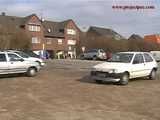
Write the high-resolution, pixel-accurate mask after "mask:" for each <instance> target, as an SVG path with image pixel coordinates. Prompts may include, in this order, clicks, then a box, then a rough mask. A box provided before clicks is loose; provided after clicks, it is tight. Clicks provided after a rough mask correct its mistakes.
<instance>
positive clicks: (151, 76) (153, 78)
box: [149, 69, 157, 80]
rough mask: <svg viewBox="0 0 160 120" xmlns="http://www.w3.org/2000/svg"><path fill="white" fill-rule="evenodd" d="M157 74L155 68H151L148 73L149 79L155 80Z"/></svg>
mask: <svg viewBox="0 0 160 120" xmlns="http://www.w3.org/2000/svg"><path fill="white" fill-rule="evenodd" d="M156 76H157V71H156V70H155V69H153V70H152V71H151V73H150V75H149V79H150V80H155V79H156Z"/></svg>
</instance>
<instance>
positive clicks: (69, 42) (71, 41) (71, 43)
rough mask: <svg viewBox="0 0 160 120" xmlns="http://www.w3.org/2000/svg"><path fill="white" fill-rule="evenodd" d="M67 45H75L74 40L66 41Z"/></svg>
mask: <svg viewBox="0 0 160 120" xmlns="http://www.w3.org/2000/svg"><path fill="white" fill-rule="evenodd" d="M68 45H76V40H68Z"/></svg>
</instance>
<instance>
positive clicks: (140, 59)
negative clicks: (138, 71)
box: [133, 54, 144, 64]
mask: <svg viewBox="0 0 160 120" xmlns="http://www.w3.org/2000/svg"><path fill="white" fill-rule="evenodd" d="M140 63H144V59H143V56H142V54H136V55H135V57H134V61H133V64H140Z"/></svg>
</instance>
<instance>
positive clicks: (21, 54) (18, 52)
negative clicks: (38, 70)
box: [8, 50, 45, 67]
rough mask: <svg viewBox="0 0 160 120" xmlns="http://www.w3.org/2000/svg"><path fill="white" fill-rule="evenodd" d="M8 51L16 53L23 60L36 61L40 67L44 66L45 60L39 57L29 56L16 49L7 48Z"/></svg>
mask: <svg viewBox="0 0 160 120" xmlns="http://www.w3.org/2000/svg"><path fill="white" fill-rule="evenodd" d="M8 51H10V52H14V53H16V54H17V55H18V56H19V57H21V58H23V59H24V60H28V61H34V62H37V63H38V64H39V65H40V66H41V67H43V66H45V62H44V61H43V60H42V59H41V58H37V57H31V56H29V55H28V54H26V53H24V52H22V51H17V50H8Z"/></svg>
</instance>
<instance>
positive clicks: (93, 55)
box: [81, 49, 107, 60]
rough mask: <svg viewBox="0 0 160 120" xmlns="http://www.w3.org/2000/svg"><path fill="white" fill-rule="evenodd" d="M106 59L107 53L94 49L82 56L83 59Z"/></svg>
mask: <svg viewBox="0 0 160 120" xmlns="http://www.w3.org/2000/svg"><path fill="white" fill-rule="evenodd" d="M106 58H107V57H106V52H105V51H104V50H103V49H92V50H89V51H87V52H85V53H83V54H82V55H81V59H92V60H98V59H100V60H104V59H106Z"/></svg>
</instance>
